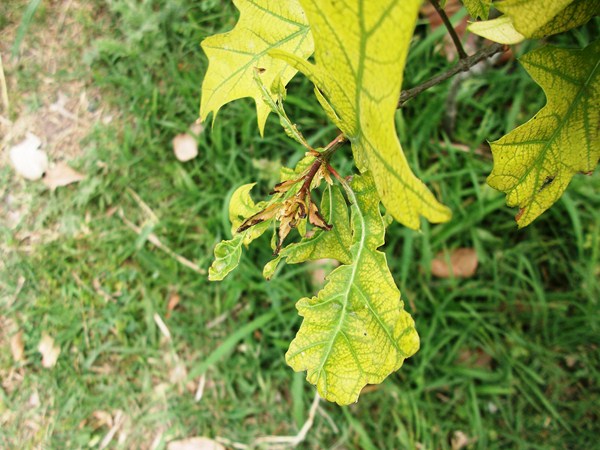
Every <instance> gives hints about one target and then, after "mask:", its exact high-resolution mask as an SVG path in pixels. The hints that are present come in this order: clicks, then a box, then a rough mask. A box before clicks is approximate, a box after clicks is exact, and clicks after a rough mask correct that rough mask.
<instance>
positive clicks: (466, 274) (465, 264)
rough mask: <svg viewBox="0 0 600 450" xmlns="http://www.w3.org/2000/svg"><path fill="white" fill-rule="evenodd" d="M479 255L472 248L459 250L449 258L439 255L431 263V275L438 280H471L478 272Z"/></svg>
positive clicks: (441, 253) (454, 251)
mask: <svg viewBox="0 0 600 450" xmlns="http://www.w3.org/2000/svg"><path fill="white" fill-rule="evenodd" d="M478 263H479V261H478V259H477V253H476V252H475V250H474V249H472V248H457V249H456V250H453V251H452V253H451V254H450V258H447V257H446V255H445V254H444V252H440V253H438V254H437V255H436V256H435V258H434V259H433V261H431V273H432V274H433V276H436V277H438V278H450V277H451V276H454V277H456V278H471V277H472V276H473V275H475V272H476V271H477V265H478Z"/></svg>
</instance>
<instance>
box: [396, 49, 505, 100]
mask: <svg viewBox="0 0 600 450" xmlns="http://www.w3.org/2000/svg"><path fill="white" fill-rule="evenodd" d="M507 48H508V47H506V46H504V45H502V44H492V45H489V46H487V47H485V48H482V49H481V50H479V51H478V52H477V53H474V54H473V55H471V56H467V57H466V58H465V59H461V60H460V61H459V62H458V64H456V65H455V66H454V67H452V68H451V69H449V70H447V71H446V72H444V73H441V74H439V75H436V76H435V77H433V78H431V79H430V80H427V81H425V82H424V83H422V84H419V85H418V86H415V87H414V88H411V89H407V90H404V91H402V92H401V93H400V100H399V101H398V108H402V107H403V106H404V104H405V103H406V102H407V101H409V100H410V99H412V98H414V97H416V96H417V95H419V94H420V93H421V92H423V91H426V90H427V89H429V88H432V87H434V86H437V85H438V84H440V83H443V82H444V81H446V80H447V79H449V78H452V77H453V76H454V75H456V74H458V73H460V72H467V71H468V70H470V69H471V67H473V66H474V65H476V64H478V63H479V62H481V61H483V60H484V59H487V58H490V57H492V56H494V55H495V54H496V53H500V52H504V51H506V49H507Z"/></svg>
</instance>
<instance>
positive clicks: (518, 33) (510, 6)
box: [468, 0, 600, 45]
mask: <svg viewBox="0 0 600 450" xmlns="http://www.w3.org/2000/svg"><path fill="white" fill-rule="evenodd" d="M494 5H496V6H497V7H498V9H500V10H501V11H503V12H505V15H503V16H501V17H498V18H497V19H493V20H486V21H483V22H475V23H472V24H470V25H469V27H468V28H469V31H471V32H472V33H475V34H477V35H479V36H482V37H484V38H486V39H490V40H492V41H495V42H499V43H501V44H508V45H512V44H518V43H519V42H522V41H524V40H525V39H527V38H532V39H541V38H544V37H546V36H551V35H553V34H558V33H562V32H563V31H567V30H570V29H572V28H576V27H578V26H580V25H583V24H584V23H586V22H587V21H589V20H590V19H591V18H592V17H594V16H596V15H598V14H600V1H597V0H594V1H589V0H557V1H553V2H547V1H540V0H527V1H523V0H506V1H503V2H498V3H494Z"/></svg>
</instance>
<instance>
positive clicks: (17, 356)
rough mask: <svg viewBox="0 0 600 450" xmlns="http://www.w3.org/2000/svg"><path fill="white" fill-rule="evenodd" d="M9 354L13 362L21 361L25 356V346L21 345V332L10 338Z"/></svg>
mask: <svg viewBox="0 0 600 450" xmlns="http://www.w3.org/2000/svg"><path fill="white" fill-rule="evenodd" d="M10 352H11V353H12V357H13V360H14V361H15V362H18V361H23V355H24V354H25V344H24V343H23V331H19V332H17V333H15V334H14V335H13V336H12V337H11V338H10Z"/></svg>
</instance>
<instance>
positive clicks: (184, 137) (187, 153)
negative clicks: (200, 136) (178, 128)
mask: <svg viewBox="0 0 600 450" xmlns="http://www.w3.org/2000/svg"><path fill="white" fill-rule="evenodd" d="M173 152H174V153H175V157H176V158H177V159H178V160H179V161H181V162H186V161H190V160H192V159H194V158H195V157H196V156H198V143H197V142H196V138H195V137H194V136H192V135H191V134H187V133H184V134H178V135H177V136H175V138H174V139H173Z"/></svg>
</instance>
